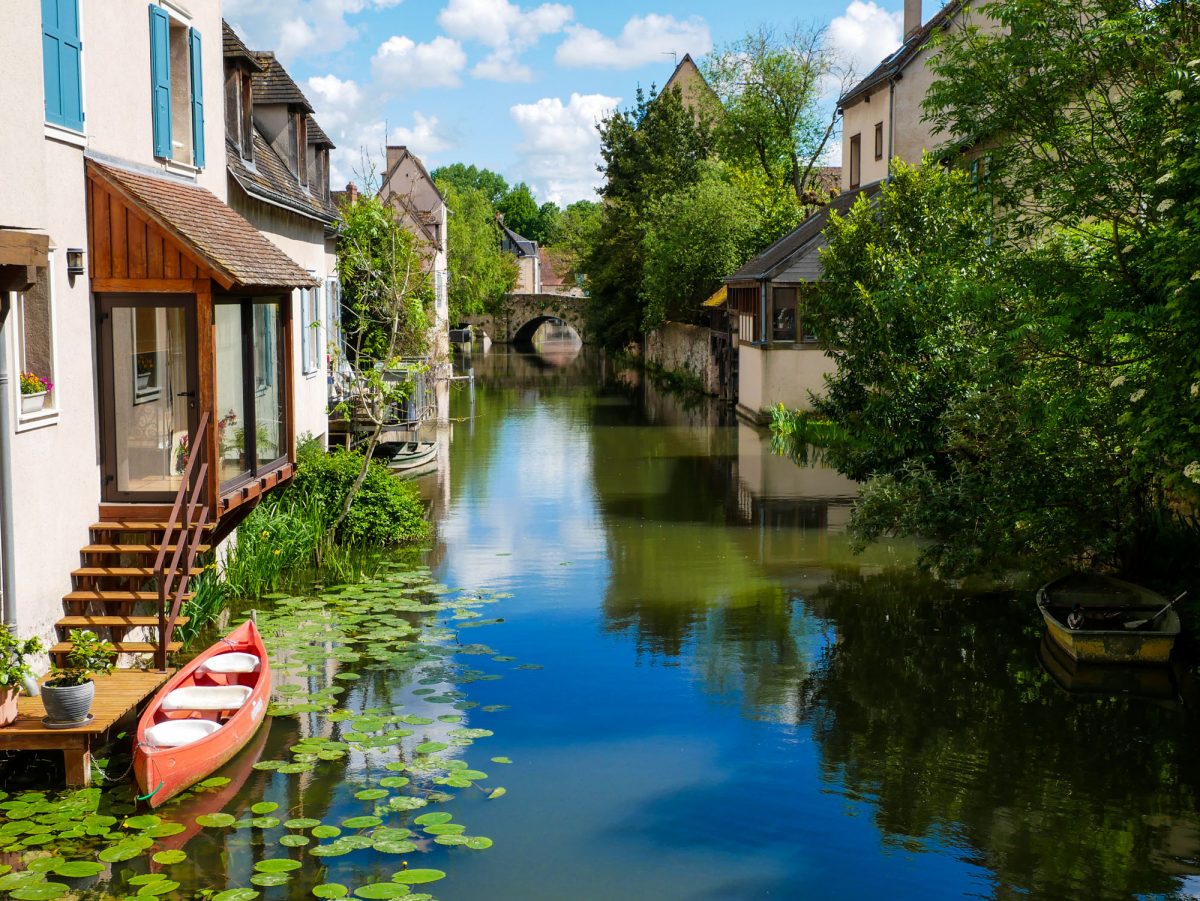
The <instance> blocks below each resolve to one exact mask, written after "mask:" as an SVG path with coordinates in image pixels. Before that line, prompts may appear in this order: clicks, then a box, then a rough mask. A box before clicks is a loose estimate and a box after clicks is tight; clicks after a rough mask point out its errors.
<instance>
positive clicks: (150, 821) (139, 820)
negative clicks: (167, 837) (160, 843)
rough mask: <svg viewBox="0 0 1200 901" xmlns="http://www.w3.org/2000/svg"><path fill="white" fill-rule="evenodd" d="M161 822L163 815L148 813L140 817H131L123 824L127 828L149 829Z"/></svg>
mask: <svg viewBox="0 0 1200 901" xmlns="http://www.w3.org/2000/svg"><path fill="white" fill-rule="evenodd" d="M161 823H162V817H156V816H154V815H153V814H149V813H147V814H142V815H141V816H138V817H130V818H129V819H127V820H126V821H125V822H124V824H123V825H124V826H125V828H126V829H149V828H150V827H151V826H158V825H159V824H161Z"/></svg>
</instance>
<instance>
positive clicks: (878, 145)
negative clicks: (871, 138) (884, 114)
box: [875, 122, 883, 160]
mask: <svg viewBox="0 0 1200 901" xmlns="http://www.w3.org/2000/svg"><path fill="white" fill-rule="evenodd" d="M875 159H877V160H881V159H883V123H882V122H876V123H875Z"/></svg>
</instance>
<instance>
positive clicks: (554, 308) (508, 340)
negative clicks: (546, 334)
mask: <svg viewBox="0 0 1200 901" xmlns="http://www.w3.org/2000/svg"><path fill="white" fill-rule="evenodd" d="M586 309H587V298H586V297H566V296H563V295H562V294H511V295H509V297H508V299H507V300H506V301H505V302H504V306H503V308H502V309H501V310H500V311H499V312H497V313H496V314H495V315H494V316H493V315H490V314H489V315H484V316H468V317H467V318H466V320H465V322H466V323H467V324H468V325H470V326H471V327H472V328H473V329H474V330H475V331H476V332H480V331H482V332H484V333H485V334H486V335H487V336H488V337H489V338H491V339H492V341H494V342H497V343H499V344H522V343H525V342H528V341H531V340H532V339H533V336H534V333H535V332H537V330H538V329H539V328H541V327H542V325H544V324H545V323H547V322H557V323H564V324H566V325H569V326H570V327H571V328H573V329H574V330H575V333H576V334H577V335H579V337H580V339H581V340H583V341H584V342H586V341H587V323H586V321H585V320H586Z"/></svg>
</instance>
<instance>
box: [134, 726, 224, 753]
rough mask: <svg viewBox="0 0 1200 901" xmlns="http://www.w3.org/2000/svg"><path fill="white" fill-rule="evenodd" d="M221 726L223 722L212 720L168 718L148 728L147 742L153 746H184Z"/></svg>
mask: <svg viewBox="0 0 1200 901" xmlns="http://www.w3.org/2000/svg"><path fill="white" fill-rule="evenodd" d="M220 728H221V724H220V723H214V722H213V721H212V720H167V721H166V722H165V723H156V724H154V725H153V726H151V727H150V728H149V729H147V730H146V744H148V745H150V747H152V748H182V747H183V746H184V745H190V744H192V743H193V742H197V741H199V740H200V739H202V738H206V737H207V736H209V735H212V734H213V733H214V732H216V731H217V730H218V729H220Z"/></svg>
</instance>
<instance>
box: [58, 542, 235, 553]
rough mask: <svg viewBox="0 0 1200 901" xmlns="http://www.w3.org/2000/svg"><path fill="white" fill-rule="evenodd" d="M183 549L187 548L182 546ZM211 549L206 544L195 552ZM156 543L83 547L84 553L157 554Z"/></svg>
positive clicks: (172, 547) (171, 548)
mask: <svg viewBox="0 0 1200 901" xmlns="http://www.w3.org/2000/svg"><path fill="white" fill-rule="evenodd" d="M184 550H187V549H186V548H184ZM210 550H212V548H210V547H209V546H208V545H207V544H202V545H200V546H199V547H197V548H196V553H197V554H205V553H207V552H208V551H210ZM158 551H159V546H158V545H157V544H89V545H87V546H86V547H84V548H83V551H82V552H83V553H85V554H157V553H158ZM167 553H168V554H173V553H175V545H173V544H171V545H167Z"/></svg>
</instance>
